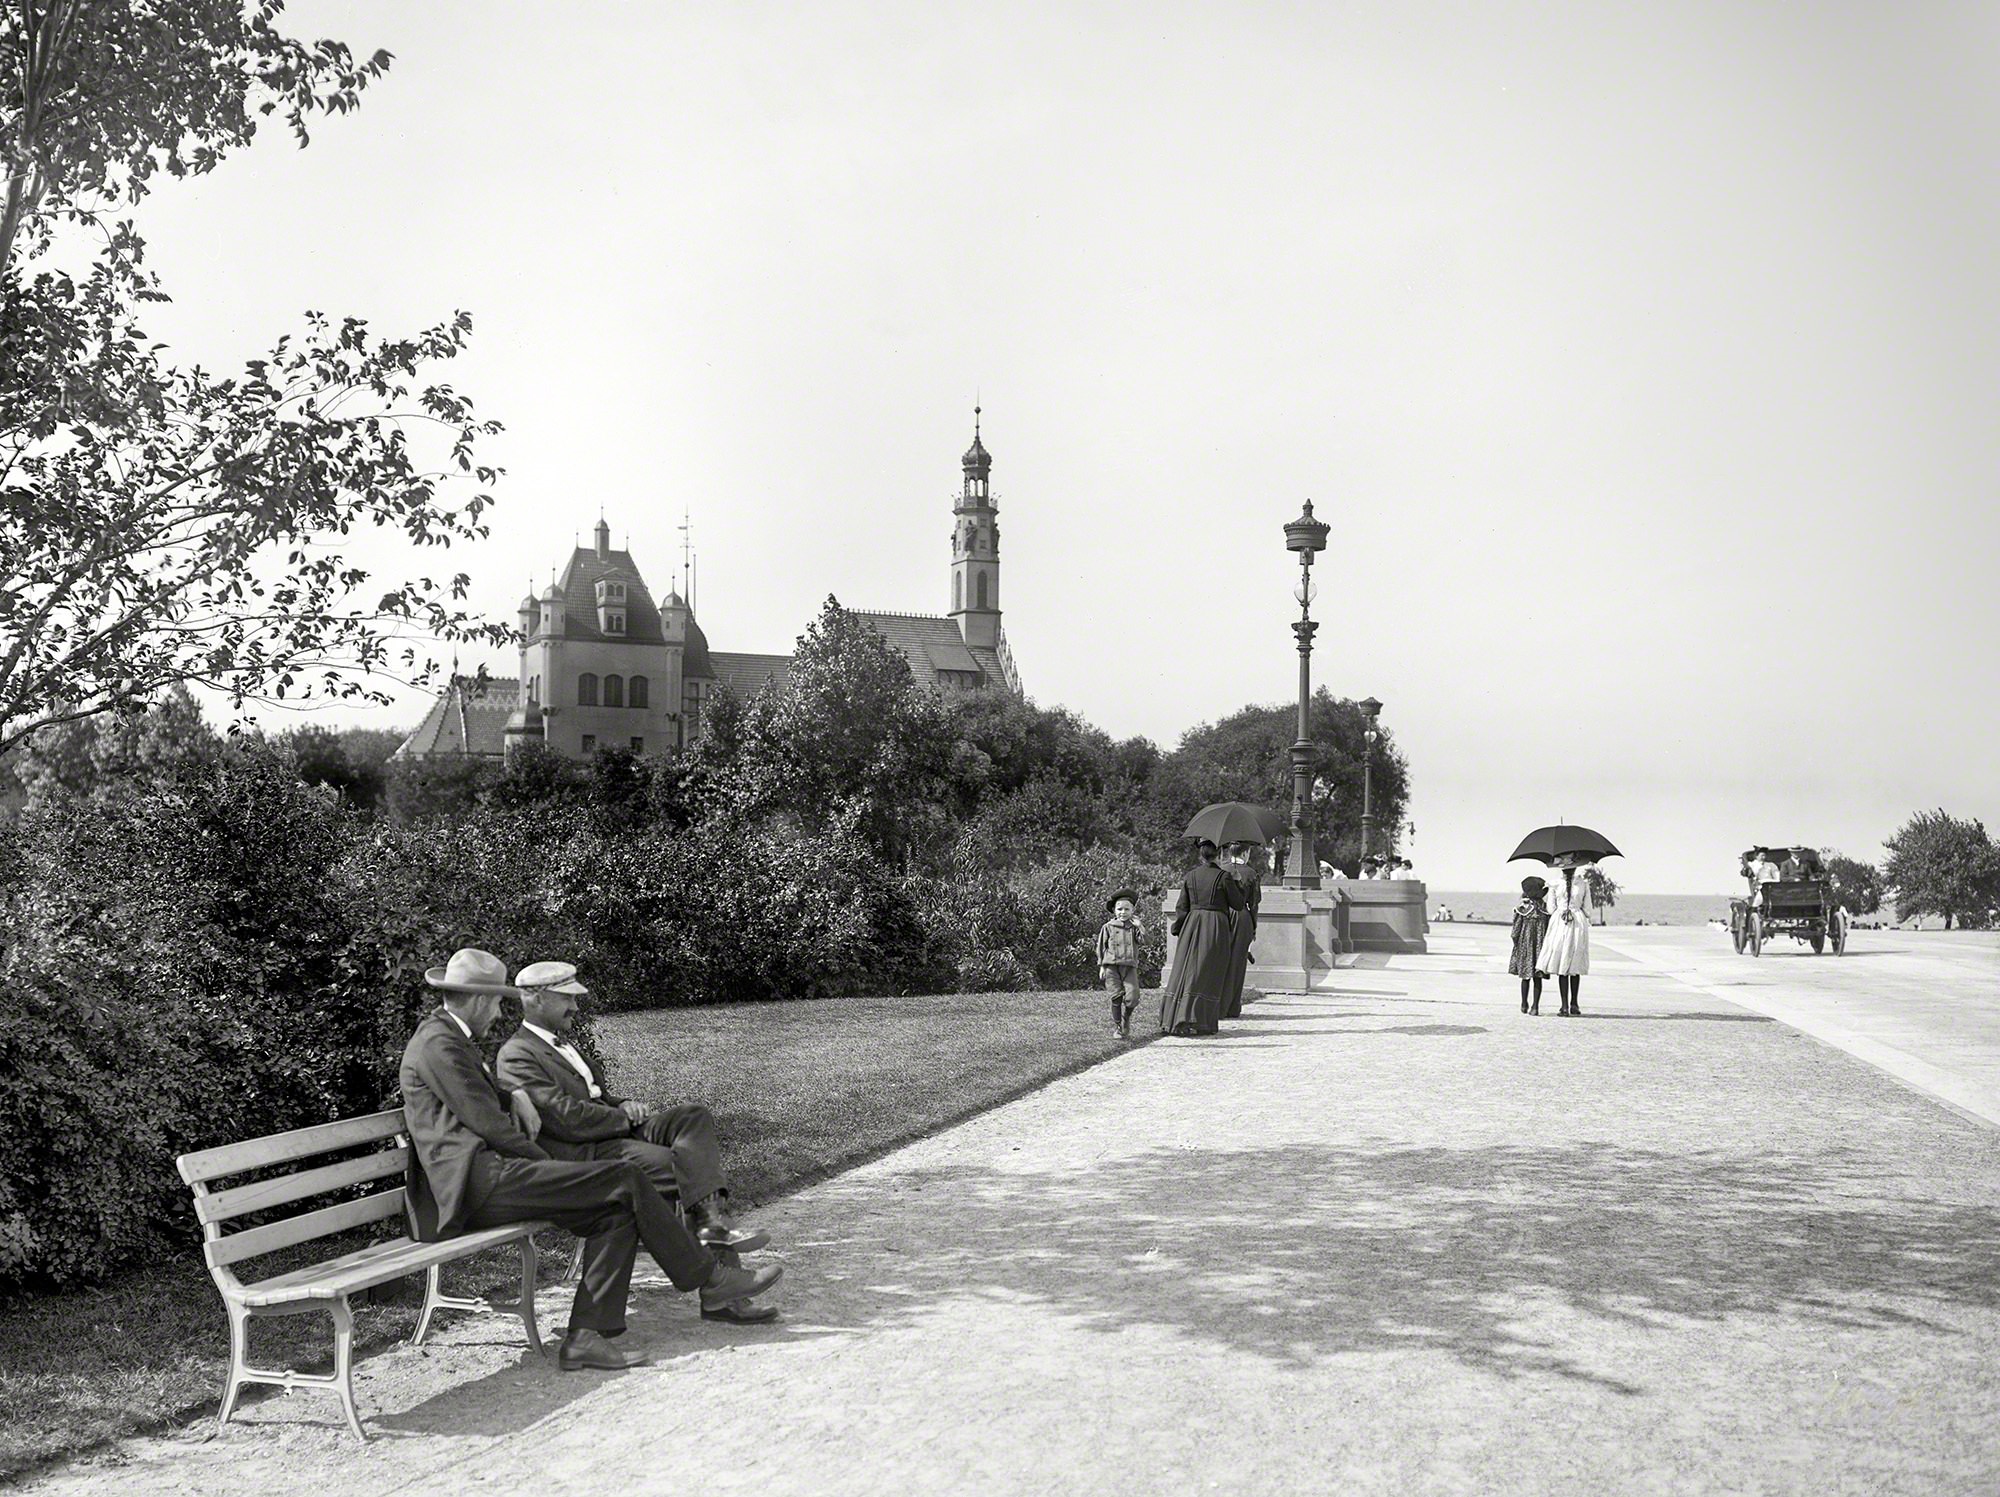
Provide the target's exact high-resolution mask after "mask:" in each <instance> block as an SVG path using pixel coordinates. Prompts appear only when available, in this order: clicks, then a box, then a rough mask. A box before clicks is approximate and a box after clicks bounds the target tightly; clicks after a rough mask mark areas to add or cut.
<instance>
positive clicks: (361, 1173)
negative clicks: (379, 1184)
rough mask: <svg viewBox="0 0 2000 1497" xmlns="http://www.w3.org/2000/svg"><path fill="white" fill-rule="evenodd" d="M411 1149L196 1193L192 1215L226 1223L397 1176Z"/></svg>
mask: <svg viewBox="0 0 2000 1497" xmlns="http://www.w3.org/2000/svg"><path fill="white" fill-rule="evenodd" d="M409 1160H410V1150H409V1146H408V1145H407V1144H403V1145H398V1146H397V1147H396V1148H393V1149H378V1150H376V1152H374V1153H373V1154H363V1155H362V1156H361V1157H360V1158H359V1159H343V1160H342V1161H341V1162H340V1163H338V1164H323V1165H321V1166H320V1167H319V1168H318V1169H310V1170H300V1171H299V1172H298V1173H297V1174H295V1175H282V1176H280V1177H279V1178H277V1179H275V1180H257V1181H253V1182H252V1183H251V1184H249V1185H235V1186H231V1187H230V1188H229V1189H228V1190H218V1191H216V1192H215V1193H214V1194H213V1195H205V1196H196V1197H195V1201H194V1209H195V1214H196V1215H197V1216H199V1217H200V1218H201V1223H202V1225H203V1226H207V1225H209V1224H210V1223H211V1222H226V1221H230V1220H233V1219H234V1218H236V1217H239V1216H248V1215H249V1214H250V1213H251V1212H253V1211H263V1210H267V1209H268V1208H270V1207H272V1206H282V1205H284V1204H285V1203H286V1202H288V1201H302V1200H304V1199H306V1197H308V1196H319V1195H326V1194H327V1193H329V1192H330V1191H335V1190H339V1189H340V1188H341V1187H342V1186H346V1185H359V1184H361V1183H362V1182H363V1181H364V1180H380V1179H382V1178H383V1177H384V1176H386V1175H400V1174H402V1173H403V1171H404V1170H405V1169H406V1168H407V1167H408V1165H409Z"/></svg>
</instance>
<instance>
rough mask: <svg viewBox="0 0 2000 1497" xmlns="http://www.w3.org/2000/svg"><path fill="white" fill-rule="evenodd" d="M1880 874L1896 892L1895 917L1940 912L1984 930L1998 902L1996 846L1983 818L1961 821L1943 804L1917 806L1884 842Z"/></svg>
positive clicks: (1999, 876)
mask: <svg viewBox="0 0 2000 1497" xmlns="http://www.w3.org/2000/svg"><path fill="white" fill-rule="evenodd" d="M1884 846H1886V847H1887V848H1888V850H1889V860H1888V862H1887V863H1886V864H1885V865H1884V867H1883V870H1882V874H1883V877H1884V878H1885V879H1886V880H1887V881H1888V883H1889V885H1890V887H1891V888H1893V889H1894V890H1895V891H1896V918H1897V919H1898V920H1909V919H1913V918H1916V917H1919V916H1923V915H1942V916H1943V917H1944V926H1945V929H1946V930H1950V929H1951V924H1952V921H1953V920H1954V919H1956V920H1957V921H1958V922H1959V924H1960V925H1962V926H1964V927H1966V928H1968V929H1983V928H1984V927H1985V926H1986V925H1987V924H1988V923H1989V922H1990V921H1991V920H1992V918H1993V914H1994V908H1995V906H1996V905H2000V847H1995V846H1994V843H1993V839H1992V837H1990V836H1989V835H1988V834H1987V831H1986V827H1985V825H1984V823H1982V822H1980V821H1979V820H1978V819H1977V818H1973V819H1970V820H1963V821H1962V820H1960V819H1958V818H1957V817H1955V816H1948V815H1946V814H1945V812H1944V811H1943V810H1942V809H1939V810H1936V811H1920V812H1918V813H1917V814H1916V815H1915V816H1912V817H1911V818H1910V819H1909V820H1908V821H1906V822H1905V823H1903V826H1902V828H1901V829H1900V830H1899V831H1897V833H1896V834H1895V835H1894V836H1893V837H1891V838H1890V839H1889V840H1888V841H1887V842H1886V843H1885V844H1884Z"/></svg>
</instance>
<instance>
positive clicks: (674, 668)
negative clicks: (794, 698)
mask: <svg viewBox="0 0 2000 1497" xmlns="http://www.w3.org/2000/svg"><path fill="white" fill-rule="evenodd" d="M972 414H973V421H972V446H971V447H970V448H968V449H967V450H966V453H965V456H964V457H963V458H962V459H960V464H959V466H960V470H961V472H960V484H959V491H958V494H957V496H956V497H955V499H954V500H953V504H952V531H951V612H950V613H949V614H946V615H938V614H916V613H884V612H870V611H865V610H859V609H857V610H853V612H854V616H855V617H856V618H859V619H861V620H863V621H864V622H866V623H867V624H868V625H869V626H870V627H872V628H873V629H874V630H875V631H876V632H877V633H878V634H880V635H881V636H882V637H883V639H885V640H886V641H887V642H888V643H889V645H890V646H891V647H892V648H894V649H895V650H896V651H897V652H898V653H899V654H901V655H902V656H903V658H904V659H905V660H907V661H908V662H909V665H910V670H911V672H912V673H913V674H914V675H915V676H916V678H917V680H918V681H920V682H922V683H923V684H924V685H925V686H927V687H930V688H932V689H934V690H938V691H980V690H1000V691H1011V692H1014V693H1015V694H1017V695H1018V694H1019V693H1020V690H1021V680H1020V675H1019V673H1018V672H1017V671H1016V669H1015V666H1014V659H1013V656H1012V654H1011V653H1010V652H1009V650H1008V648H1007V635H1006V631H1005V630H1004V629H1003V628H1002V627H1001V621H1000V527H999V524H998V522H997V520H996V518H995V517H996V515H997V514H998V513H999V511H998V507H997V506H996V505H995V503H994V498H993V494H992V490H991V487H990V484H991V479H992V472H993V458H992V455H991V454H990V453H989V452H987V450H986V444H985V442H984V441H983V440H982V439H981V436H980V429H979V423H980V416H981V412H980V410H979V408H978V407H976V406H975V407H974V408H973V413H972ZM592 538H593V544H592V545H589V546H577V547H575V548H574V549H573V550H572V551H571V553H570V557H569V561H568V563H567V564H566V565H565V566H564V567H563V569H562V571H561V573H560V574H559V575H558V576H557V577H556V579H555V580H554V581H552V582H551V583H550V584H549V585H548V587H547V588H545V589H544V590H543V591H542V593H541V595H540V596H539V597H537V596H535V595H534V594H532V593H530V594H529V595H528V596H527V597H525V598H523V599H522V600H521V606H520V609H519V612H518V615H517V623H518V626H519V629H520V634H521V646H520V673H519V675H518V676H514V677H489V678H488V679H487V680H486V681H485V682H483V683H478V682H474V681H472V680H471V679H469V678H463V677H456V676H455V677H454V678H453V681H452V684H451V685H450V686H449V687H448V688H447V689H446V690H445V691H444V692H443V693H442V694H441V695H440V696H439V697H438V699H437V700H436V701H435V702H433V703H432V704H431V708H430V710H429V711H428V712H427V713H426V714H425V716H424V720H423V722H422V723H421V724H419V725H418V727H417V730H416V731H415V732H414V733H412V734H411V735H410V736H409V738H408V739H406V740H405V741H404V743H403V746H402V747H401V748H400V749H398V750H397V756H398V757H410V758H425V757H430V756H434V755H472V756H474V757H482V758H498V757H500V756H501V755H503V754H504V753H506V752H507V750H508V748H509V746H510V745H518V744H522V743H529V742H540V743H544V744H546V745H548V747H550V748H552V749H554V750H555V751H556V752H558V753H560V754H563V755H565V756H567V757H570V758H582V757H587V756H588V755H590V754H592V753H595V752H596V751H598V750H599V749H603V748H611V747H617V748H629V749H632V750H634V751H636V752H639V753H652V754H658V753H667V752H671V751H672V750H675V749H678V748H682V747H685V746H687V745H689V744H692V743H693V742H695V741H696V740H697V739H698V738H699V737H700V736H701V733H702V726H703V722H704V718H705V716H706V713H707V711H708V708H709V707H710V705H711V704H712V703H713V702H714V700H715V698H716V696H717V695H718V694H719V693H722V692H727V693H729V694H730V695H731V696H733V697H736V698H737V699H738V700H743V699H747V698H748V697H751V696H754V695H756V693H757V692H759V691H761V690H763V689H764V687H765V686H767V685H775V686H777V687H779V688H780V689H782V687H783V685H784V680H785V675H786V671H787V668H788V667H789V665H790V663H791V657H790V656H788V655H751V654H738V653H728V652H724V651H721V650H712V649H710V648H709V644H708V638H707V636H706V635H705V634H703V632H702V628H701V625H700V624H699V623H698V622H696V620H695V617H694V610H693V608H692V607H691V606H690V605H689V603H688V601H687V600H686V599H684V598H682V597H681V595H680V594H679V592H677V591H673V590H669V591H668V593H667V595H666V596H665V597H664V598H661V599H658V600H655V599H654V597H653V594H652V592H651V590H650V589H649V588H648V587H647V585H646V580H645V578H644V577H643V576H642V575H641V574H640V571H639V567H638V563H637V562H635V561H634V560H633V558H632V555H631V553H630V551H621V550H613V549H612V547H611V527H610V525H609V524H608V523H606V521H605V520H604V519H603V518H601V517H600V518H599V520H598V522H597V526H596V529H595V530H594V531H593V532H592Z"/></svg>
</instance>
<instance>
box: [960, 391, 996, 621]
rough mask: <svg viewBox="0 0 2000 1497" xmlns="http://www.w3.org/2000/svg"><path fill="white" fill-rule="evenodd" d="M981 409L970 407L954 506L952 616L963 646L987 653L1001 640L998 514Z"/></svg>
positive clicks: (991, 459)
mask: <svg viewBox="0 0 2000 1497" xmlns="http://www.w3.org/2000/svg"><path fill="white" fill-rule="evenodd" d="M980 414H981V413H980V408H979V407H978V406H976V405H975V406H974V407H973V408H972V445H971V446H970V447H968V448H966V450H965V456H964V457H963V458H961V459H960V460H959V467H960V468H961V469H962V470H963V473H964V478H963V482H962V484H961V486H960V488H959V492H958V499H957V501H956V502H955V503H954V504H953V505H952V512H951V513H952V531H951V616H952V618H953V619H954V620H955V621H956V622H957V624H958V632H959V633H960V634H961V635H962V636H963V637H964V639H965V642H966V644H968V645H972V646H978V647H984V648H986V649H993V648H996V647H997V646H998V644H999V641H1000V526H999V524H998V523H997V522H996V521H995V519H994V516H995V515H996V514H997V513H999V511H998V509H997V508H996V507H995V505H994V503H993V495H992V493H991V491H990V489H989V488H988V479H989V478H990V476H991V475H992V472H993V454H992V453H990V452H988V451H987V450H986V444H985V443H984V442H983V441H981V440H980V437H979V418H980Z"/></svg>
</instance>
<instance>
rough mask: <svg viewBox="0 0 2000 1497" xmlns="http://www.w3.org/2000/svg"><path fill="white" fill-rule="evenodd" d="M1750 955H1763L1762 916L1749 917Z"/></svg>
mask: <svg viewBox="0 0 2000 1497" xmlns="http://www.w3.org/2000/svg"><path fill="white" fill-rule="evenodd" d="M1750 954H1751V955H1752V956H1762V955H1763V954H1764V917H1763V916H1762V915H1758V914H1752V915H1751V916H1750Z"/></svg>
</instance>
